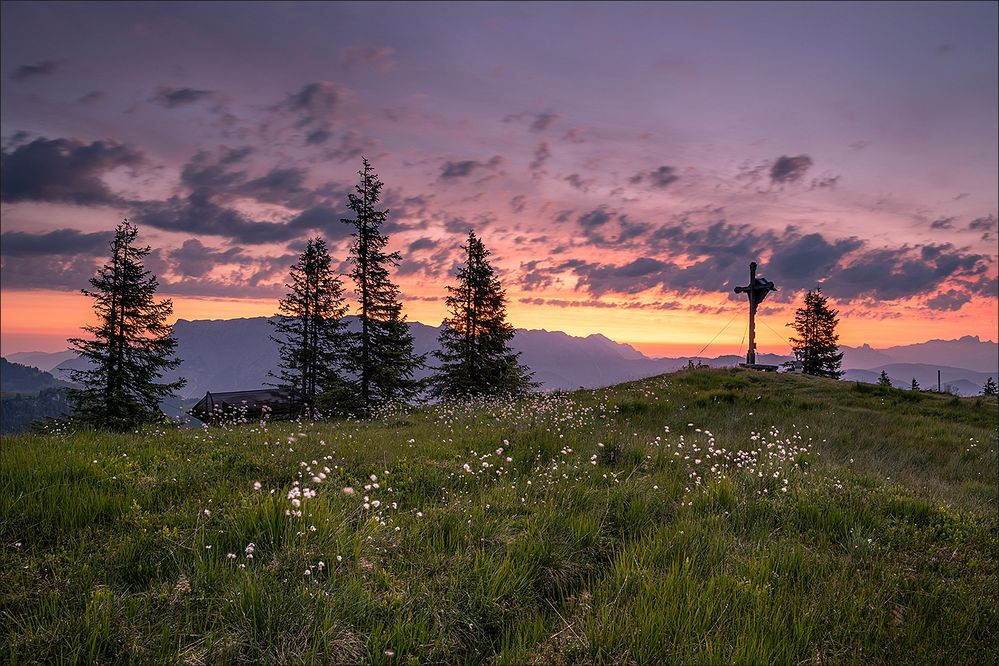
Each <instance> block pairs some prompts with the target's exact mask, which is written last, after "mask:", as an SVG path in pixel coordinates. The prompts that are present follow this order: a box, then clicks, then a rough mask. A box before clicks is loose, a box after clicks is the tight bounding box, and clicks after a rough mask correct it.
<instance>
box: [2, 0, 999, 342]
mask: <svg viewBox="0 0 999 666" xmlns="http://www.w3.org/2000/svg"><path fill="white" fill-rule="evenodd" d="M996 8H997V5H996V4H995V3H801V4H792V3H760V4H751V3H731V4H728V3H699V4H662V3H633V4H629V3H614V4H602V3H551V4H539V3H524V4H518V3H474V4H472V3H469V4H458V3H442V4H432V3H418V4H401V3H392V4H377V3H357V4H350V3H337V4H332V3H330V4H319V3H302V4H290V3H246V4H237V3H220V4H200V3H199V4H194V3H164V4H157V3H131V4H125V3H69V4H60V3H49V2H46V3H13V2H5V3H3V5H2V18H3V27H2V30H3V34H2V37H3V43H2V72H0V74H2V76H3V94H2V103H0V112H2V137H3V146H4V147H3V174H2V175H3V184H2V190H3V191H2V216H3V217H2V220H3V230H2V231H3V237H2V244H0V249H2V261H3V284H2V289H3V294H4V300H5V301H7V302H8V303H9V304H10V305H6V306H5V311H4V315H5V316H4V322H3V336H4V337H3V339H4V348H5V351H6V350H8V349H9V350H10V351H16V350H17V349H15V348H22V347H26V346H27V347H30V346H31V345H30V344H29V342H31V341H32V340H37V339H38V337H37V336H38V335H45V336H49V337H50V338H52V339H53V340H57V339H61V338H60V336H62V338H64V337H65V336H66V335H72V334H74V333H75V331H76V329H75V328H74V327H75V326H78V323H76V324H74V325H73V326H70V325H69V323H68V322H67V321H64V320H63V319H60V318H59V316H58V313H59V312H62V311H65V309H66V307H67V306H66V304H65V303H66V301H65V300H63V299H60V297H59V296H58V294H61V293H62V294H70V293H73V292H75V291H78V289H79V288H80V287H82V286H84V285H85V283H86V279H87V277H88V276H89V275H90V273H91V272H92V270H93V267H94V265H95V264H96V263H97V262H99V261H100V260H102V259H103V257H104V255H105V254H106V240H107V234H108V231H109V230H110V229H111V228H113V226H114V224H115V223H116V222H117V221H118V220H119V219H120V218H121V217H123V216H128V217H129V218H130V219H132V220H133V221H135V222H137V223H138V225H139V227H140V230H141V233H142V237H143V239H144V240H145V242H148V243H150V244H151V245H153V246H154V248H156V252H155V253H154V255H153V256H152V257H151V261H150V267H151V268H153V269H154V270H155V271H156V272H157V274H158V275H159V276H160V280H161V283H162V285H163V288H162V291H163V293H165V294H169V295H172V296H173V297H174V298H175V301H176V303H177V305H178V307H177V311H178V314H179V315H181V316H184V315H185V313H194V312H198V313H203V312H204V311H205V309H206V308H205V307H204V303H205V302H208V303H210V302H212V301H205V299H217V298H223V297H225V298H236V299H241V300H239V301H236V303H238V304H239V306H238V307H236V306H233V305H232V303H233V301H228V303H229V305H227V306H226V309H225V310H224V311H225V312H226V313H228V314H227V316H231V315H233V314H241V313H242V314H269V313H270V312H272V311H273V305H268V304H269V303H273V301H274V299H275V298H276V297H277V296H279V295H280V294H281V293H283V288H282V287H281V283H282V281H283V279H284V276H285V273H286V270H287V266H288V265H289V264H290V263H291V261H292V260H293V258H294V255H295V253H296V252H297V251H299V250H300V248H301V246H302V245H303V242H304V239H305V238H306V237H308V236H309V235H310V234H315V233H323V234H325V235H326V236H327V237H328V238H329V239H330V240H331V243H332V244H333V246H334V249H335V251H337V252H338V253H339V254H338V256H340V257H343V256H344V249H345V246H346V242H347V239H346V237H345V233H346V231H347V230H346V227H345V226H344V225H341V224H340V223H339V222H337V220H338V219H339V217H341V216H342V215H343V214H344V201H345V199H344V192H345V190H346V188H348V187H349V186H350V185H351V184H352V183H353V182H354V179H355V175H354V173H355V172H356V170H357V168H358V166H359V162H360V155H361V154H364V155H366V156H367V157H369V158H370V159H371V160H372V161H373V162H374V165H375V168H376V170H377V171H378V173H379V174H380V175H381V177H382V179H383V180H384V181H385V182H386V188H387V197H386V199H387V205H388V206H390V207H391V208H392V210H393V213H392V215H391V216H390V220H391V224H390V228H389V231H390V233H391V238H392V245H393V247H394V248H397V249H400V250H402V251H403V252H404V253H405V254H406V260H405V262H404V264H403V265H402V266H401V267H400V271H399V273H398V275H397V279H398V281H399V282H400V283H401V285H402V287H403V291H404V293H405V294H406V295H407V298H408V299H409V300H408V301H407V311H408V312H410V316H411V317H412V318H416V319H421V320H424V321H428V322H429V323H437V322H439V320H440V317H441V316H442V315H443V306H442V303H441V301H440V300H439V298H440V297H441V296H442V295H443V293H442V283H443V282H445V281H446V280H447V276H448V274H449V272H450V271H451V269H452V267H453V262H454V260H455V259H456V258H457V254H456V250H457V245H458V244H459V242H460V239H461V236H462V235H463V234H464V233H466V232H467V230H468V229H469V228H470V227H474V228H475V229H476V230H477V232H478V233H479V234H480V235H481V236H482V237H483V238H484V239H485V241H486V243H487V246H488V247H490V248H492V249H493V251H494V256H495V258H496V263H497V265H498V266H499V267H500V268H501V269H502V271H503V275H504V279H505V281H506V284H507V287H508V291H509V293H510V299H511V316H512V319H513V321H514V323H515V324H517V325H532V326H542V325H544V326H546V327H548V328H561V329H563V330H568V331H570V332H577V333H587V332H604V333H606V334H608V335H609V336H611V337H614V338H616V339H620V340H626V341H632V342H638V343H641V344H644V345H646V347H647V348H649V349H651V348H652V347H653V346H655V345H662V346H664V347H663V348H666V347H669V346H670V345H673V346H676V347H682V346H683V345H693V344H696V343H697V341H699V340H702V339H703V338H704V337H705V335H706V334H707V337H710V334H711V333H713V332H715V331H716V330H717V329H718V328H719V322H721V323H724V322H725V321H727V320H728V319H729V317H730V316H731V315H730V314H729V313H730V312H731V313H734V312H735V311H736V310H735V309H733V308H740V307H742V304H741V303H739V302H737V301H734V300H731V299H729V298H728V297H727V296H726V295H725V294H726V292H730V291H731V287H732V286H734V285H735V284H741V283H742V282H744V281H745V276H744V273H745V272H746V264H747V263H748V262H749V261H750V260H752V259H757V260H759V261H760V262H761V272H763V274H764V275H766V276H767V277H769V278H771V279H773V280H775V281H776V282H777V283H778V285H779V286H781V287H782V290H781V292H780V293H779V295H778V296H777V298H776V299H775V301H774V303H773V304H772V305H771V306H770V307H771V312H772V314H773V317H774V324H773V325H774V326H779V325H782V324H783V322H785V321H787V320H788V319H789V316H790V313H791V312H792V311H793V307H794V306H795V305H796V304H799V303H800V297H801V290H802V289H805V288H809V287H814V286H815V285H816V284H819V283H821V284H822V285H823V289H824V291H825V292H826V293H828V294H830V295H831V296H833V297H834V298H836V299H837V303H838V304H839V307H840V308H841V309H842V311H843V314H844V318H845V321H844V324H845V328H844V330H845V331H846V333H848V334H849V335H847V338H848V339H849V338H850V336H853V339H849V341H851V342H861V341H877V342H882V343H892V342H908V341H914V340H917V339H925V338H926V337H931V336H932V335H935V336H937V337H950V336H956V335H960V334H963V333H972V334H976V333H977V334H981V335H983V336H986V337H995V336H994V332H995V330H996V325H997V322H996V255H997V247H996V217H995V216H996V209H997V178H999V173H997V172H999V169H997V143H999V139H997V77H999V73H997V66H996V62H997V50H996V25H997V10H996ZM39 290H40V291H39ZM197 302H202V306H201V307H200V309H199V306H198V305H197ZM25 303H30V304H31V305H32V307H33V308H35V310H36V313H35V314H34V315H32V316H31V317H30V318H29V316H28V315H27V314H26V312H27V310H26V309H25V307H26V306H24V304H25ZM46 304H47V305H46ZM81 305H82V307H84V308H85V307H86V303H85V302H84V303H82V304H81ZM73 307H77V306H73ZM46 308H48V309H47V310H46ZM219 308H221V306H219ZM207 309H209V310H210V307H209V308H207ZM220 311H221V309H220ZM46 313H47V314H46ZM39 320H43V321H46V322H49V324H48V325H47V326H46V327H41V328H39V326H40V325H39V324H38V321H39ZM33 326H34V327H35V328H32V327H33ZM63 329H66V330H65V331H63ZM733 330H734V329H733ZM875 333H877V335H880V338H877V335H875ZM733 335H734V336H735V338H734V339H733V341H730V342H731V343H732V344H734V342H735V341H738V337H739V331H734V333H733ZM774 342H775V343H776V342H777V338H774ZM53 344H54V343H53ZM56 346H58V345H56Z"/></svg>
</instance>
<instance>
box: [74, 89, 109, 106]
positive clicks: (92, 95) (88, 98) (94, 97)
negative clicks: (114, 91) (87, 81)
mask: <svg viewBox="0 0 999 666" xmlns="http://www.w3.org/2000/svg"><path fill="white" fill-rule="evenodd" d="M105 97H107V93H105V92H104V91H103V90H91V91H90V92H88V93H87V94H86V95H84V96H83V97H81V98H80V99H78V100H76V101H77V102H79V103H80V104H94V103H95V102H99V101H101V100H102V99H104V98H105Z"/></svg>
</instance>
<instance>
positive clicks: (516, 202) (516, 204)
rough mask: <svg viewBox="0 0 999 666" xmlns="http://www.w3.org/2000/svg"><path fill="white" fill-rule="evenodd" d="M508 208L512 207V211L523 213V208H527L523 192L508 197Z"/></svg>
mask: <svg viewBox="0 0 999 666" xmlns="http://www.w3.org/2000/svg"><path fill="white" fill-rule="evenodd" d="M510 208H512V209H513V212H514V213H523V212H524V209H525V208H527V197H526V196H524V195H523V194H518V195H517V196H515V197H513V198H512V199H510Z"/></svg>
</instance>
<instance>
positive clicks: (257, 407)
mask: <svg viewBox="0 0 999 666" xmlns="http://www.w3.org/2000/svg"><path fill="white" fill-rule="evenodd" d="M302 407H303V403H302V401H301V400H300V399H298V398H297V397H296V396H295V395H293V394H292V393H291V392H290V391H287V390H285V389H278V388H270V389H255V390H252V391H220V392H218V393H213V392H211V391H209V392H207V393H205V397H203V398H202V399H201V400H199V401H198V403H197V404H196V405H195V406H194V407H192V408H191V411H190V413H191V415H192V416H194V417H196V418H198V419H200V420H202V421H206V420H210V419H211V418H212V417H213V416H216V415H220V416H221V415H223V414H224V415H233V414H240V415H243V416H246V417H248V418H256V417H259V416H262V415H263V414H264V413H265V412H266V413H267V414H269V415H271V416H285V415H288V414H293V413H296V412H298V411H301V408H302Z"/></svg>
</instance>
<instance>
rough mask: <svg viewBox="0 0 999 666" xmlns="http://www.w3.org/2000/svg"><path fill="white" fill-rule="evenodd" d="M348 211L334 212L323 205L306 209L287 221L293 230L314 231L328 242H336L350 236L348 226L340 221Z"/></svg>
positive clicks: (333, 209) (331, 208) (334, 210)
mask: <svg viewBox="0 0 999 666" xmlns="http://www.w3.org/2000/svg"><path fill="white" fill-rule="evenodd" d="M347 214H348V211H342V210H336V209H335V208H333V207H332V206H329V205H326V204H323V205H319V206H313V207H312V208H307V209H305V210H303V211H302V212H301V213H299V214H298V215H296V216H295V217H293V218H292V219H291V220H289V221H288V226H289V227H291V228H293V229H315V230H320V231H322V232H323V235H325V236H326V238H327V239H328V240H331V241H338V240H342V239H344V238H347V237H348V236H350V226H349V225H348V224H346V223H344V222H341V221H340V220H341V219H342V218H344V217H346V216H347Z"/></svg>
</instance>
